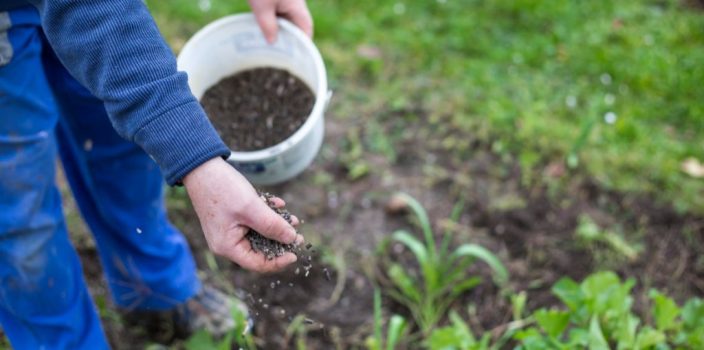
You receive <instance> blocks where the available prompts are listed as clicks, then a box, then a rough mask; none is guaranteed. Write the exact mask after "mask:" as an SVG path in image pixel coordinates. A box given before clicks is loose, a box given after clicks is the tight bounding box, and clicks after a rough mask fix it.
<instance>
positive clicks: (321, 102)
mask: <svg viewBox="0 0 704 350" xmlns="http://www.w3.org/2000/svg"><path fill="white" fill-rule="evenodd" d="M256 67H274V68H280V69H285V70H287V71H289V72H290V73H292V74H293V75H295V76H297V77H298V78H300V79H301V80H302V81H303V82H304V83H306V84H307V85H308V87H310V88H311V90H312V91H313V93H314V94H315V105H314V106H313V110H312V111H311V113H310V115H309V116H308V119H307V120H306V121H305V123H304V124H303V125H302V126H301V127H300V128H299V129H298V130H297V131H296V132H295V133H294V134H293V135H291V136H290V137H289V138H288V139H286V140H284V141H283V142H281V143H279V144H277V145H274V146H271V147H269V148H265V149H261V150H257V151H248V152H235V151H232V153H231V155H230V157H229V158H228V162H229V163H230V164H232V165H233V166H234V167H235V168H237V169H238V170H239V171H240V172H241V173H242V174H243V175H244V176H246V177H247V179H249V181H251V182H252V183H254V184H256V185H272V184H277V183H281V182H284V181H286V180H289V179H291V178H293V177H294V176H296V175H298V174H299V173H301V172H302V171H303V170H304V169H305V168H306V167H308V165H310V163H311V162H312V161H313V159H314V158H315V156H316V155H317V153H318V151H319V150H320V146H321V144H322V143H323V132H324V121H323V113H324V111H325V108H326V107H327V103H328V100H329V98H330V93H329V92H328V83H327V75H326V72H325V65H324V63H323V59H322V58H321V56H320V52H319V51H318V49H317V48H316V47H315V45H314V44H313V42H312V41H311V40H310V39H309V38H308V37H307V36H306V35H305V34H304V33H303V32H302V31H301V30H300V29H298V28H297V27H296V26H295V25H293V24H292V23H290V22H288V21H286V20H283V19H279V32H278V36H277V40H276V42H275V43H274V44H271V45H270V44H269V43H267V42H266V39H264V36H263V34H262V32H261V30H260V29H259V26H258V25H257V22H256V21H255V19H254V16H253V15H252V14H250V13H247V14H239V15H232V16H228V17H224V18H221V19H219V20H217V21H215V22H212V23H210V24H208V25H207V26H205V27H204V28H203V29H201V30H200V31H198V32H197V33H196V34H195V35H193V37H191V39H189V40H188V42H186V45H185V46H184V47H183V49H182V50H181V53H180V54H179V56H178V68H179V70H182V71H185V72H186V73H188V84H189V85H190V87H191V91H192V92H193V94H194V95H195V96H196V98H198V99H200V98H201V97H202V96H203V93H205V91H206V90H207V89H208V88H210V87H211V86H213V85H215V84H216V83H217V82H219V81H220V80H222V79H223V78H225V77H227V76H230V75H232V74H235V73H236V72H239V71H242V70H246V69H251V68H256Z"/></svg>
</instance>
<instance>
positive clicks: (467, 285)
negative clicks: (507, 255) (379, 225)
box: [384, 194, 508, 335]
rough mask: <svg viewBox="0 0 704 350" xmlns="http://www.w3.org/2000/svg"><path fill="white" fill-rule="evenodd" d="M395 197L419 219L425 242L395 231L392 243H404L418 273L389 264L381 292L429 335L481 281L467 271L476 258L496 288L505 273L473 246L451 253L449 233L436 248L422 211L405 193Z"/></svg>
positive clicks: (494, 259)
mask: <svg viewBox="0 0 704 350" xmlns="http://www.w3.org/2000/svg"><path fill="white" fill-rule="evenodd" d="M398 196H399V198H401V199H402V200H403V201H404V202H405V203H407V205H408V207H409V208H410V209H411V211H412V212H413V214H414V215H415V217H416V218H417V219H418V222H419V224H420V227H421V230H422V233H423V237H424V241H421V240H419V239H418V238H416V237H415V236H413V235H412V234H411V233H409V232H407V231H404V230H399V231H396V232H394V233H393V235H392V237H391V240H392V241H395V242H399V243H401V244H403V245H404V246H406V247H407V248H408V249H409V250H410V251H411V252H412V253H413V256H414V257H415V259H416V262H417V263H418V266H419V268H420V274H419V275H417V274H413V273H412V272H411V271H408V270H406V269H405V268H404V267H403V265H401V264H399V263H396V262H391V263H390V264H389V265H388V268H387V270H386V273H387V275H388V278H389V280H390V283H391V286H390V288H389V289H386V290H384V292H385V293H387V294H388V295H389V296H390V297H392V298H393V299H394V300H396V301H397V302H399V303H401V304H402V305H404V306H405V307H406V308H407V309H408V310H409V311H410V312H411V314H412V316H413V319H414V320H415V321H416V323H417V324H418V326H419V327H420V330H421V332H422V334H424V335H428V334H430V333H431V331H432V330H433V328H434V327H435V326H436V325H437V323H438V322H439V321H440V320H441V319H442V318H443V317H444V316H445V313H446V311H447V309H448V308H449V307H450V305H451V304H452V303H453V302H454V301H455V300H457V298H458V297H459V296H460V295H462V294H463V293H465V292H467V291H468V290H470V289H472V288H474V287H475V286H476V285H478V284H479V283H480V282H481V278H480V277H479V276H471V277H468V276H467V270H468V269H469V267H470V266H471V265H472V264H474V262H475V261H476V260H477V259H479V260H481V261H484V262H485V263H487V264H488V265H489V267H491V269H492V272H493V275H494V281H495V282H496V283H497V284H498V285H504V284H505V283H506V281H507V280H508V272H507V270H506V268H505V267H504V266H503V264H502V263H501V261H500V260H499V259H498V258H497V257H496V256H495V255H494V254H492V253H491V252H489V251H488V250H486V249H485V248H483V247H481V246H478V245H476V244H462V245H460V246H459V247H457V248H456V249H454V250H451V249H450V243H451V238H452V237H451V234H450V232H449V231H447V232H445V234H444V237H443V239H442V242H441V243H440V245H439V246H438V244H437V243H436V241H435V236H434V234H433V231H432V227H431V225H430V221H429V220H428V215H427V213H426V211H425V209H424V208H423V207H422V206H421V205H420V203H418V201H416V200H415V199H414V198H413V197H411V196H409V195H407V194H399V195H398ZM462 208H463V203H462V202H460V203H458V204H457V205H456V206H455V208H454V209H453V212H452V215H451V220H452V221H457V219H458V217H459V214H460V213H461V211H462Z"/></svg>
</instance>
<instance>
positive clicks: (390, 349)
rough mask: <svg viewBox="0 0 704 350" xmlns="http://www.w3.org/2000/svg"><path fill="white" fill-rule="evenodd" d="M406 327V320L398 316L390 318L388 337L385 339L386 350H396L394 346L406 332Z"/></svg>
mask: <svg viewBox="0 0 704 350" xmlns="http://www.w3.org/2000/svg"><path fill="white" fill-rule="evenodd" d="M406 325H407V323H406V320H405V319H404V318H403V317H401V316H399V315H393V316H391V320H390V321H389V330H388V334H389V335H388V337H387V339H386V350H394V349H396V344H397V343H398V341H399V339H400V338H401V336H402V335H403V332H404V331H405V330H406Z"/></svg>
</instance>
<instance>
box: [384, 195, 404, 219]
mask: <svg viewBox="0 0 704 350" xmlns="http://www.w3.org/2000/svg"><path fill="white" fill-rule="evenodd" d="M384 209H386V213H388V214H391V215H394V214H400V213H403V212H405V211H406V209H408V202H407V201H406V200H405V199H404V198H403V197H401V196H399V195H397V194H396V195H393V196H391V198H390V199H389V200H388V202H386V206H385V208H384Z"/></svg>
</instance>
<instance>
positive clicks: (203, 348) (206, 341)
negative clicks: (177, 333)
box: [184, 330, 217, 350]
mask: <svg viewBox="0 0 704 350" xmlns="http://www.w3.org/2000/svg"><path fill="white" fill-rule="evenodd" d="M184 346H185V348H186V350H212V349H215V348H217V344H215V342H214V341H213V337H212V336H211V335H210V333H208V332H206V331H204V330H200V331H197V332H196V333H194V334H193V335H192V336H191V337H190V338H188V340H187V341H186V343H185V344H184Z"/></svg>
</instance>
